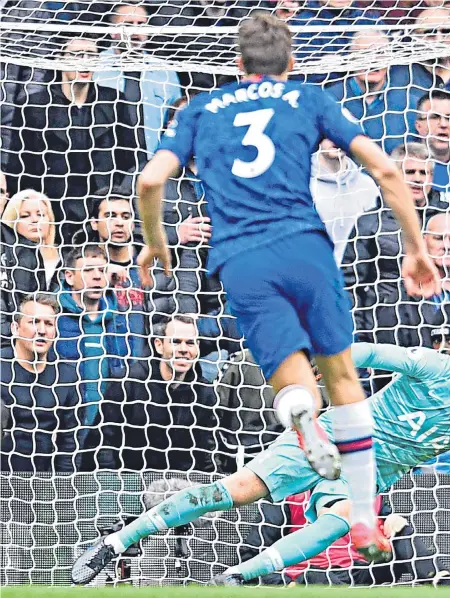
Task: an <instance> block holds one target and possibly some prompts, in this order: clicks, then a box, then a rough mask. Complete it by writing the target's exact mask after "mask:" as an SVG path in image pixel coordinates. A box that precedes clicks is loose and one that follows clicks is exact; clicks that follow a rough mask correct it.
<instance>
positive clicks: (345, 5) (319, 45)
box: [277, 0, 381, 82]
mask: <svg viewBox="0 0 450 598" xmlns="http://www.w3.org/2000/svg"><path fill="white" fill-rule="evenodd" d="M293 4H294V3H293V2H280V3H279V10H278V11H277V14H278V15H279V17H280V18H285V19H286V18H290V17H291V18H290V20H289V25H290V26H294V27H298V26H306V27H309V26H311V27H321V28H322V30H321V31H320V32H317V31H314V32H311V33H309V32H308V31H302V32H300V33H296V34H295V36H294V38H293V46H294V55H295V58H296V59H297V60H298V61H299V62H303V61H305V60H309V59H310V58H314V59H319V58H321V59H325V58H327V57H329V56H332V55H333V54H336V53H342V52H345V51H347V50H348V48H349V45H350V42H351V34H348V33H337V32H336V31H330V26H333V27H345V26H354V25H360V26H371V25H372V26H373V25H375V24H376V23H377V22H380V21H381V17H380V15H379V13H378V12H377V11H375V10H361V9H360V8H357V7H356V2H355V0H308V1H307V2H303V3H302V4H304V5H305V6H304V8H301V9H300V10H298V12H294V10H293ZM297 4H298V6H300V3H297ZM283 5H284V6H283ZM283 8H284V10H283ZM339 76H340V75H338V74H337V73H327V74H326V75H325V74H314V75H309V76H308V77H307V80H308V81H311V82H320V81H323V80H326V81H330V80H333V79H336V78H338V77H339Z"/></svg>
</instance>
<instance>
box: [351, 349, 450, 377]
mask: <svg viewBox="0 0 450 598" xmlns="http://www.w3.org/2000/svg"><path fill="white" fill-rule="evenodd" d="M352 359H353V361H354V362H355V365H356V366H357V367H362V368H374V369H380V370H390V371H391V372H398V373H400V374H404V375H406V376H411V377H412V378H417V379H419V380H427V379H428V380H431V379H436V378H443V379H446V380H447V379H449V378H450V357H449V356H448V355H444V354H443V353H439V352H438V351H434V350H433V349H426V348H423V347H416V348H409V349H406V348H405V347H397V346H396V345H383V344H377V345H374V344H372V343H354V344H353V345H352Z"/></svg>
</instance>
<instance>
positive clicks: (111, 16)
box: [107, 0, 150, 23]
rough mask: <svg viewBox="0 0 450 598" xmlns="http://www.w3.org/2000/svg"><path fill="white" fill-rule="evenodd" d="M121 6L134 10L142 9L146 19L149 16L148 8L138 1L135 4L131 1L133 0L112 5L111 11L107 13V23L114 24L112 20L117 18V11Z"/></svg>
mask: <svg viewBox="0 0 450 598" xmlns="http://www.w3.org/2000/svg"><path fill="white" fill-rule="evenodd" d="M121 6H130V7H134V8H143V9H144V10H145V12H146V14H147V17H149V16H150V10H149V7H148V6H146V4H145V3H144V4H143V3H142V2H140V1H139V0H138V1H137V2H135V1H133V0H128V2H127V0H124V1H123V2H116V3H115V4H113V6H112V7H111V10H110V11H109V13H108V15H107V20H108V21H109V23H114V19H115V17H117V11H118V9H119V8H120V7H121Z"/></svg>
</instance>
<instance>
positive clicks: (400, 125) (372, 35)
mask: <svg viewBox="0 0 450 598" xmlns="http://www.w3.org/2000/svg"><path fill="white" fill-rule="evenodd" d="M388 44H389V37H388V36H387V35H386V34H385V33H383V32H382V31H379V30H376V29H367V30H365V31H360V32H358V33H356V34H355V35H354V36H353V40H352V46H351V49H352V51H354V52H355V53H357V52H361V51H367V50H371V51H376V49H378V48H380V49H381V50H383V49H385V48H386V46H387V45H388ZM328 91H329V92H330V93H331V95H332V96H333V97H334V98H336V100H338V101H339V102H342V104H343V106H345V107H346V108H347V109H348V110H349V111H350V112H351V113H352V115H353V116H354V117H355V118H357V119H358V120H359V122H360V124H361V126H362V127H363V129H364V132H365V133H366V135H368V136H369V137H371V138H372V139H373V140H374V141H376V142H377V143H378V144H379V145H380V146H381V147H382V148H383V150H384V151H385V152H387V153H391V151H392V150H393V149H394V148H395V147H396V146H397V145H399V144H400V143H404V142H405V140H406V135H407V132H408V129H409V126H411V123H412V122H413V117H414V115H413V113H412V109H413V108H414V107H415V106H416V104H417V101H418V100H419V98H420V97H421V96H422V95H423V92H424V89H423V88H420V87H418V86H417V84H416V82H414V81H412V80H411V75H410V71H409V67H408V66H404V65H394V66H392V67H390V68H389V69H387V68H380V69H376V70H368V69H364V70H363V71H362V72H360V73H356V74H355V75H353V76H351V77H346V78H345V79H341V80H340V81H338V82H337V83H335V84H334V85H332V86H331V87H329V88H328ZM408 124H409V126H408Z"/></svg>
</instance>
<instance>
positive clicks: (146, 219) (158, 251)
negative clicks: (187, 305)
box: [137, 150, 180, 286]
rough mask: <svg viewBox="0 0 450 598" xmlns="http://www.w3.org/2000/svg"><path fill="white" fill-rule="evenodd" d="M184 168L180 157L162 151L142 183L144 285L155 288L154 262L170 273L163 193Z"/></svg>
mask: <svg viewBox="0 0 450 598" xmlns="http://www.w3.org/2000/svg"><path fill="white" fill-rule="evenodd" d="M179 167H180V161H179V159H178V156H176V155H175V154H174V153H172V152H171V151H169V150H159V151H157V152H156V154H155V156H154V158H152V160H150V162H148V164H147V166H146V167H145V168H144V170H143V171H142V174H141V175H140V177H139V179H138V185H137V191H138V196H139V201H138V209H139V215H140V217H141V220H142V227H143V231H144V239H145V242H146V243H147V247H145V248H144V249H143V250H142V251H141V254H140V255H139V259H138V264H139V266H140V268H141V278H142V283H143V284H144V285H146V286H152V279H151V276H150V272H149V268H150V267H151V266H152V265H153V260H154V258H159V259H160V260H161V262H162V264H163V267H164V271H165V273H166V275H167V276H168V275H169V273H170V267H171V259H170V251H169V248H168V246H167V237H166V232H165V230H164V226H163V223H162V218H161V216H162V201H163V192H164V187H165V184H166V183H167V179H168V178H169V177H170V176H171V175H172V174H174V173H176V172H177V170H178V169H179Z"/></svg>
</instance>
